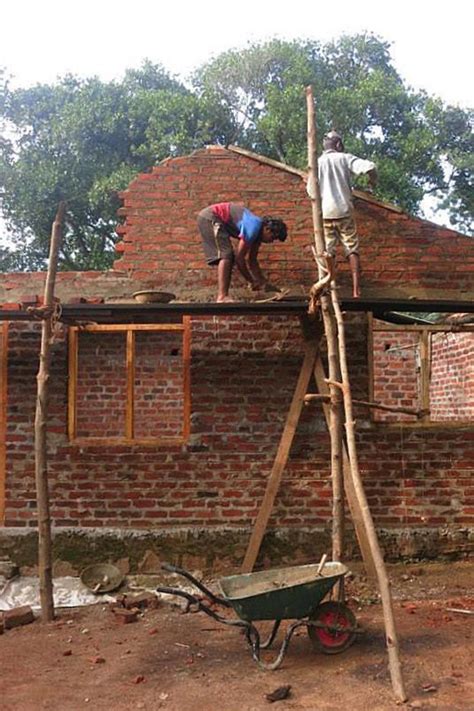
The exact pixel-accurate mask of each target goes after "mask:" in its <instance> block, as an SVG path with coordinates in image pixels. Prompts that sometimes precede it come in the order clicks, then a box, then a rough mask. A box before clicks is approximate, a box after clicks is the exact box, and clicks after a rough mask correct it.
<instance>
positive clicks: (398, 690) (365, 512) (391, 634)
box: [306, 87, 407, 701]
mask: <svg viewBox="0 0 474 711" xmlns="http://www.w3.org/2000/svg"><path fill="white" fill-rule="evenodd" d="M306 99H307V110H308V155H310V156H313V157H312V158H311V160H310V165H309V179H310V181H311V182H312V186H313V187H314V190H315V193H316V200H315V201H313V203H315V202H316V204H319V205H320V202H321V198H320V195H319V185H318V182H317V176H316V175H315V169H316V167H317V158H316V155H317V154H316V151H317V146H316V128H315V125H316V121H315V116H314V100H313V92H312V89H311V87H308V88H307V90H306ZM314 214H315V210H314V206H313V216H314ZM317 231H318V230H315V232H317ZM323 249H324V245H323ZM318 251H319V250H318ZM331 281H332V283H331V303H332V307H333V309H334V314H335V318H336V323H337V347H338V352H339V366H340V371H341V380H342V382H339V380H336V379H332V378H331V375H330V377H329V380H328V384H329V386H330V387H331V388H334V387H337V388H340V389H341V390H342V396H343V403H344V415H345V427H346V443H347V455H348V459H349V465H350V475H351V479H352V484H353V488H354V492H355V497H356V501H357V504H358V509H359V512H360V515H361V519H362V522H363V525H364V528H365V531H366V534H367V539H368V542H369V546H370V551H371V557H372V559H373V562H374V564H375V570H376V574H377V580H378V583H379V589H380V595H381V599H382V606H383V615H384V624H385V632H386V634H385V638H386V643H387V651H388V662H389V669H390V676H391V680H392V687H393V690H394V693H395V696H396V698H397V699H398V700H399V701H406V698H407V696H406V693H405V689H404V685H403V678H402V673H401V664H400V658H399V647H398V639H397V633H396V629H395V621H394V616H393V604H392V597H391V593H390V584H389V580H388V575H387V571H386V569H385V564H384V560H383V556H382V552H381V550H380V546H379V542H378V539H377V534H376V531H375V526H374V522H373V520H372V516H371V514H370V510H369V506H368V503H367V497H366V496H365V492H364V487H363V485H362V479H361V476H360V471H359V465H358V459H357V449H356V442H355V428H354V420H353V414H352V396H351V390H350V382H349V371H348V368H347V358H346V345H345V332H344V321H343V318H342V312H341V309H340V306H339V301H338V298H337V292H336V285H335V283H334V281H333V280H331ZM326 335H327V334H326ZM331 399H332V398H331ZM331 444H332V441H331Z"/></svg>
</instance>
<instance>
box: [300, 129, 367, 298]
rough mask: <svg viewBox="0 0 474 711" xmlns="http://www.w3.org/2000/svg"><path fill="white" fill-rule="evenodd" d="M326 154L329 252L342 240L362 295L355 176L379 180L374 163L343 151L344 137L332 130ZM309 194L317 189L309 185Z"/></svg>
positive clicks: (323, 182) (322, 163)
mask: <svg viewBox="0 0 474 711" xmlns="http://www.w3.org/2000/svg"><path fill="white" fill-rule="evenodd" d="M323 148H324V150H323V154H322V155H321V157H320V158H319V160H318V177H319V189H320V192H321V205H322V212H323V224H324V238H325V242H326V252H327V254H328V257H329V258H330V259H332V260H334V259H335V257H336V246H337V243H338V242H341V244H342V246H343V249H344V254H345V256H346V257H348V259H349V264H350V268H351V273H352V296H353V297H354V298H359V297H360V258H359V237H358V235H357V228H356V224H355V221H354V215H353V205H352V189H351V174H352V175H367V176H368V179H369V184H370V187H371V188H373V187H374V186H375V185H376V182H377V170H376V167H375V163H372V161H370V160H364V159H362V158H357V157H356V156H353V155H352V154H351V153H345V152H344V144H343V142H342V138H341V136H339V134H338V133H336V132H335V131H330V132H329V133H328V134H327V135H326V136H325V137H324V139H323ZM308 194H309V196H310V197H311V198H313V199H314V197H315V195H314V188H313V186H311V185H308Z"/></svg>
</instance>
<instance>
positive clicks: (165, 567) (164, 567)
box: [161, 563, 231, 607]
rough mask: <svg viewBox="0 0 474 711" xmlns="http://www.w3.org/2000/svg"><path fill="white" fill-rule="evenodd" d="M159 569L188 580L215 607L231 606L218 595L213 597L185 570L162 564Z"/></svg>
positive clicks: (211, 593) (212, 594)
mask: <svg viewBox="0 0 474 711" xmlns="http://www.w3.org/2000/svg"><path fill="white" fill-rule="evenodd" d="M161 569H162V570H166V572H167V573H175V574H176V575H182V576H183V578H186V580H189V582H190V583H192V584H193V585H194V586H195V587H197V589H198V590H200V591H201V592H202V593H204V595H205V596H206V597H207V598H209V600H212V602H215V603H216V604H217V605H223V606H224V607H231V604H230V602H228V600H226V599H225V598H223V597H219V596H218V595H214V593H213V592H211V591H210V590H209V589H208V588H206V586H205V585H203V584H202V583H201V581H200V580H197V579H196V578H195V577H194V576H193V575H191V573H188V571H187V570H183V568H178V567H177V566H176V565H172V564H171V563H162V564H161Z"/></svg>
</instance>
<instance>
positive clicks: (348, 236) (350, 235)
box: [323, 215, 359, 257]
mask: <svg viewBox="0 0 474 711" xmlns="http://www.w3.org/2000/svg"><path fill="white" fill-rule="evenodd" d="M323 222H324V239H325V242H326V252H327V253H328V254H329V256H330V257H335V256H336V247H337V243H338V242H340V243H341V244H342V246H343V249H344V254H345V256H346V257H349V256H350V255H351V254H358V252H359V237H358V236H357V228H356V223H355V221H354V218H353V217H352V215H348V216H347V217H339V218H338V219H337V220H324V221H323Z"/></svg>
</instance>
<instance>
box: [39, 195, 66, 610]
mask: <svg viewBox="0 0 474 711" xmlns="http://www.w3.org/2000/svg"><path fill="white" fill-rule="evenodd" d="M64 213H65V204H64V203H60V204H59V207H58V211H57V213H56V218H55V220H54V223H53V227H52V232H51V244H50V249H49V264H48V272H47V274H46V283H45V288H44V318H43V321H42V325H41V351H40V362H39V370H38V375H37V377H36V379H37V384H38V391H37V398H36V415H35V475H36V497H37V503H38V568H39V579H40V600H41V620H42V622H50V621H51V620H53V619H54V601H53V574H52V555H51V548H52V546H51V519H50V514H49V494H48V462H47V419H48V389H49V388H48V384H49V383H48V381H49V366H50V361H51V352H50V345H51V338H52V335H53V323H52V317H53V310H54V285H55V282H56V271H57V262H58V253H59V247H60V244H61V231H62V223H63V219H64Z"/></svg>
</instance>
